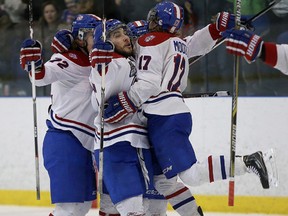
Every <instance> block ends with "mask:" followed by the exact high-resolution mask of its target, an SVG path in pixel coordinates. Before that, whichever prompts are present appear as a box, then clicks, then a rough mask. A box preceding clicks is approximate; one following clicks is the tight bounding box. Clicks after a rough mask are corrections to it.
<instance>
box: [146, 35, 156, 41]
mask: <svg viewBox="0 0 288 216" xmlns="http://www.w3.org/2000/svg"><path fill="white" fill-rule="evenodd" d="M154 38H155V36H154V35H149V36H147V37H146V38H145V42H149V41H151V40H153V39H154Z"/></svg>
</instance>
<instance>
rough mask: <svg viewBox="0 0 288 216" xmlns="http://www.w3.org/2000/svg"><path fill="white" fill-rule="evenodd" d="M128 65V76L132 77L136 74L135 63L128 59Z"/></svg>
mask: <svg viewBox="0 0 288 216" xmlns="http://www.w3.org/2000/svg"><path fill="white" fill-rule="evenodd" d="M128 63H129V65H130V68H131V69H130V74H129V77H134V76H136V72H137V70H136V67H135V64H134V63H133V62H132V61H128Z"/></svg>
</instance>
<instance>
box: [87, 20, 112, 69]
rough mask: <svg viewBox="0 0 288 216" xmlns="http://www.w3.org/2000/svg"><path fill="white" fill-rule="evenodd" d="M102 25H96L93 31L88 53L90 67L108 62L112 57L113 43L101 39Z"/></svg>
mask: <svg viewBox="0 0 288 216" xmlns="http://www.w3.org/2000/svg"><path fill="white" fill-rule="evenodd" d="M102 32H103V25H98V26H97V27H96V29H95V31H94V39H93V40H94V45H93V49H92V52H91V53H90V61H91V65H92V67H95V66H96V65H99V64H106V65H107V64H109V63H110V62H111V61H112V58H113V52H114V45H113V44H112V43H111V42H110V41H103V37H102Z"/></svg>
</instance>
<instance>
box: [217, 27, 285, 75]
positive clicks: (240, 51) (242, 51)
mask: <svg viewBox="0 0 288 216" xmlns="http://www.w3.org/2000/svg"><path fill="white" fill-rule="evenodd" d="M222 34H223V36H224V37H226V50H227V51H228V53H231V54H234V55H238V56H243V57H244V58H245V60H246V61H247V62H248V63H251V62H254V61H255V60H256V59H257V58H260V59H261V60H262V61H263V62H265V63H266V64H267V65H270V66H271V67H274V68H276V69H278V70H280V71H281V72H282V73H283V74H286V75H288V45H287V44H281V45H280V44H275V43H271V42H264V41H263V39H262V38H261V37H260V36H258V35H256V34H254V33H253V32H251V31H248V30H227V31H225V32H223V33H222Z"/></svg>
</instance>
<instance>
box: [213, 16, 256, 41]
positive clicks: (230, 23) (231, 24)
mask: <svg viewBox="0 0 288 216" xmlns="http://www.w3.org/2000/svg"><path fill="white" fill-rule="evenodd" d="M247 20H248V18H247V17H246V16H241V19H240V22H241V24H242V25H243V24H244V23H246V22H247ZM212 21H213V22H214V23H213V24H211V25H210V26H209V31H210V33H211V35H212V38H213V39H214V40H216V39H218V38H220V37H221V34H220V33H221V32H224V31H226V30H228V29H232V28H235V15H234V14H230V13H229V12H220V13H218V14H217V15H216V16H215V17H213V18H212ZM246 26H247V27H249V28H252V27H253V26H252V24H251V23H247V24H246Z"/></svg>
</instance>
